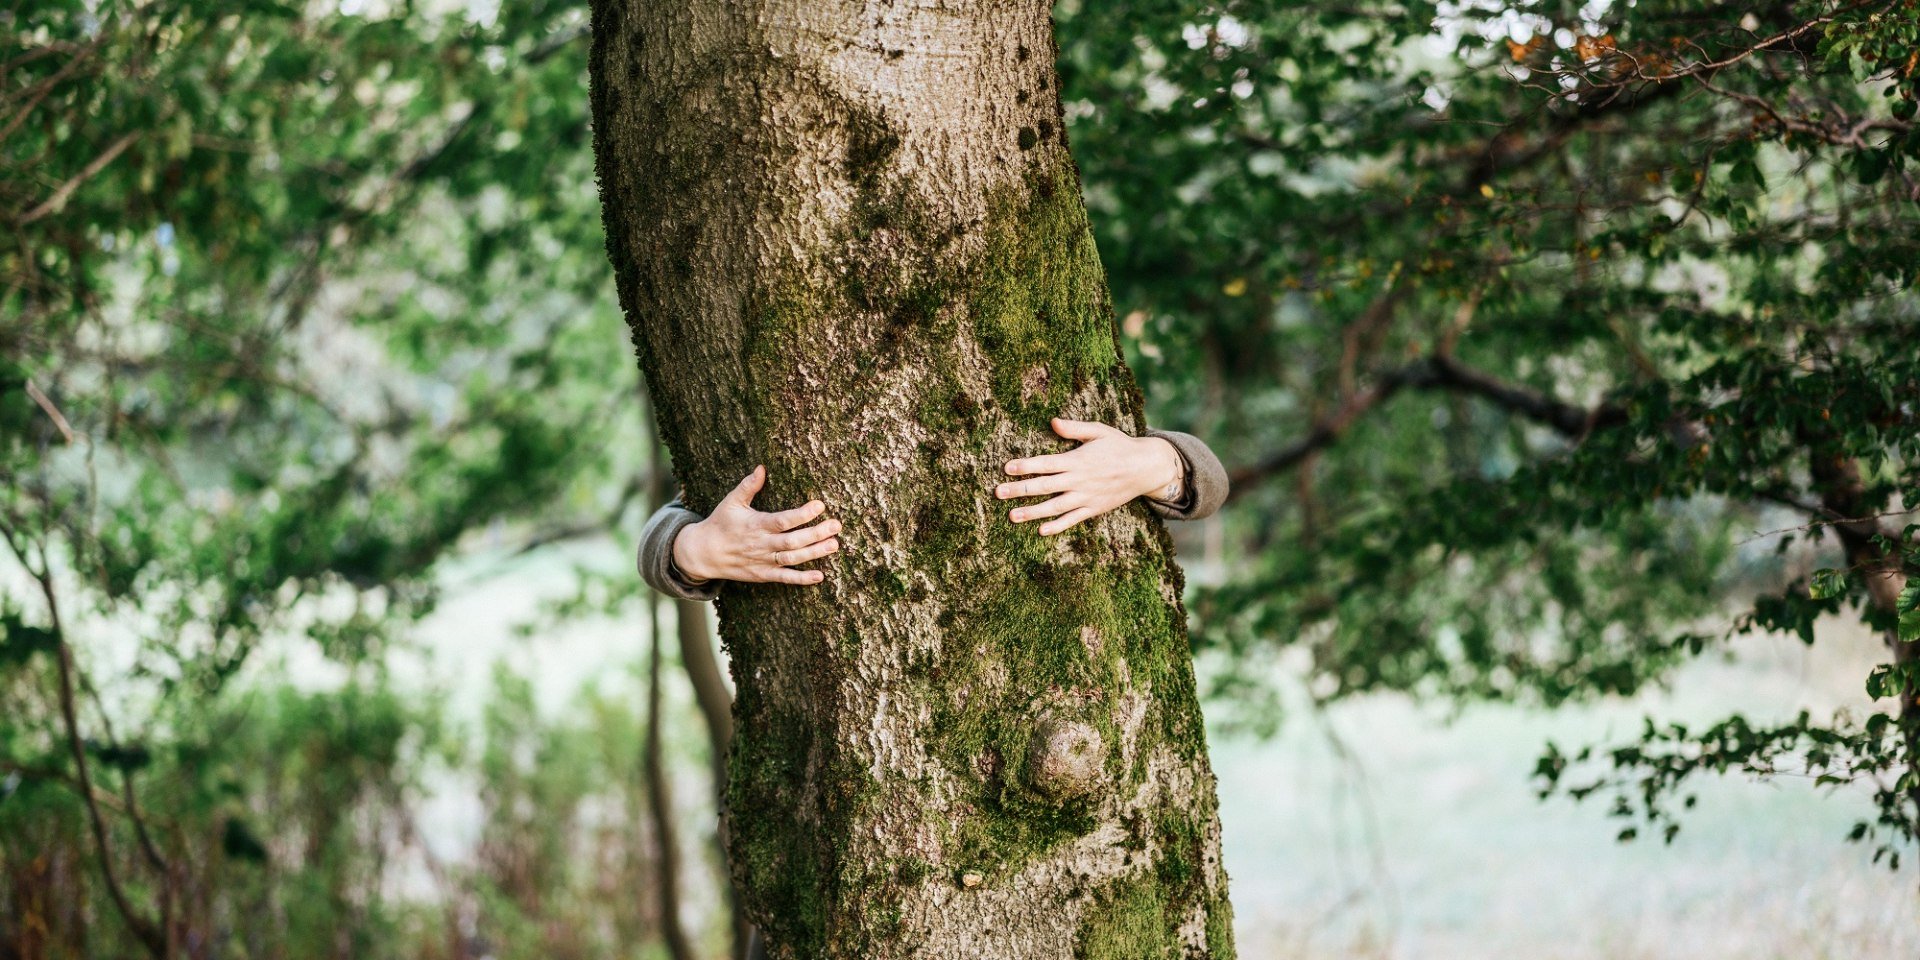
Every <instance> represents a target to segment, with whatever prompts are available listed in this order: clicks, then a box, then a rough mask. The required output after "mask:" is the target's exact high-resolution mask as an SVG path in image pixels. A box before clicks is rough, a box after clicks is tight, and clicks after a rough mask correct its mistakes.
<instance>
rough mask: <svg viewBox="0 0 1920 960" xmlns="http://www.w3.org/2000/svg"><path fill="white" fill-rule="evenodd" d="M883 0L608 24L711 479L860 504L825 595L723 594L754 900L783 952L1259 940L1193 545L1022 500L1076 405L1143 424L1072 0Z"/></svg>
mask: <svg viewBox="0 0 1920 960" xmlns="http://www.w3.org/2000/svg"><path fill="white" fill-rule="evenodd" d="M861 7H862V5H861V4H852V5H850V6H847V7H846V8H845V9H842V8H841V7H840V6H819V5H807V4H798V5H796V4H793V3H786V2H773V0H755V2H746V3H723V2H722V0H694V2H692V3H689V4H686V5H655V4H645V3H638V2H634V3H627V2H615V0H599V2H596V4H595V10H594V30H595V53H594V59H593V80H594V102H595V137H596V154H597V157H598V161H599V172H600V178H601V186H602V192H603V202H604V205H605V208H606V222H607V228H608V249H609V254H610V256H611V257H612V259H613V262H614V265H615V269H616V272H617V274H618V275H619V277H620V286H621V298H622V303H623V305H624V306H625V308H626V309H627V311H628V315H629V318H630V320H631V322H632V324H633V327H634V336H635V342H636V344H637V345H638V347H639V353H640V356H641V361H642V366H643V368H644V370H645V372H646V374H647V378H648V381H649V387H650V389H651V390H652V391H653V392H654V395H655V397H656V408H657V409H658V410H659V411H660V414H661V417H662V420H663V426H664V427H665V429H664V430H663V434H664V435H665V436H666V437H667V439H668V442H669V446H670V448H671V451H672V454H673V457H674V463H675V468H676V470H677V472H678V473H679V475H680V478H681V479H682V480H683V482H684V483H685V484H686V488H687V500H688V502H689V504H691V505H693V506H694V507H696V508H701V509H704V508H707V507H710V506H711V504H712V503H713V501H714V500H716V499H717V498H718V496H719V495H720V494H721V493H722V492H724V491H725V490H726V489H727V488H729V487H731V486H732V485H733V483H734V482H736V481H737V480H738V478H739V476H740V475H741V474H743V473H745V472H746V471H747V470H748V469H750V468H751V467H752V466H753V465H754V464H756V463H765V464H767V465H768V467H769V469H770V472H771V474H772V482H770V483H769V485H768V488H767V490H766V491H765V492H764V493H763V494H762V501H761V505H762V506H763V508H765V509H778V508H782V507H787V506H792V505H795V504H797V503H799V502H801V501H803V500H805V499H807V498H809V497H814V496H817V497H820V498H821V499H823V500H825V501H826V502H827V503H828V504H829V506H830V509H832V510H833V512H834V513H835V515H836V516H838V517H839V518H840V519H841V520H842V521H843V522H844V523H845V525H846V526H845V531H844V532H843V533H842V535H841V539H842V542H843V544H844V550H843V551H842V553H841V554H839V555H837V556H836V557H835V558H833V559H832V560H831V561H830V562H828V563H827V564H826V565H825V566H826V569H827V580H826V582H825V583H823V584H822V585H821V586H819V587H817V588H811V589H805V590H796V589H793V588H788V587H774V586H748V585H730V586H728V587H727V588H726V589H725V590H724V591H723V593H722V598H721V602H720V611H721V632H722V636H723V639H724V640H725V642H726V645H727V649H728V652H729V654H730V659H731V668H732V670H733V673H734V679H735V684H736V688H737V691H738V694H737V700H736V704H735V719H736V727H735V741H734V742H735V748H734V752H733V756H732V758H731V764H730V776H729V795H728V798H727V807H728V816H729V818H730V821H731V823H730V830H729V843H730V859H731V861H732V864H731V865H732V869H733V871H734V873H735V875H736V878H737V879H738V880H739V882H740V885H741V888H742V890H743V897H744V902H745V903H746V905H747V907H748V909H749V912H750V914H751V916H752V919H753V921H754V922H755V923H756V925H758V926H760V927H761V928H762V929H763V930H764V931H765V932H766V934H767V936H768V940H769V946H770V949H771V952H772V953H773V955H774V956H776V957H787V958H799V957H805V958H814V957H849V958H851V957H859V958H881V957H956V958H957V957H970V958H971V957H981V958H987V960H1004V958H1016V957H1018V958H1028V957H1032V958H1058V957H1063V956H1069V955H1073V954H1074V953H1075V952H1076V951H1078V952H1080V953H1081V954H1083V955H1089V956H1100V957H1108V956H1130V957H1146V956H1163V955H1173V956H1182V957H1222V956H1230V955H1231V938H1230V932H1229V930H1228V927H1227V920H1226V918H1227V917H1228V916H1229V913H1228V910H1227V906H1226V880H1225V876H1224V873H1223V872H1222V871H1221V869H1220V864H1219V833H1218V824H1217V816H1216V813H1215V809H1214V798H1213V789H1212V776H1211V773H1210V771H1209V770H1208V768H1207V763H1206V752H1205V737H1204V731H1203V728H1202V725H1201V723H1200V717H1199V713H1198V706H1197V703H1196V697H1195V692H1194V683H1193V677H1192V667H1191V661H1190V656H1189V653H1188V647H1187V637H1186V625H1185V614H1184V611H1183V610H1182V609H1181V606H1180V599H1179V594H1180V589H1181V581H1180V576H1179V571H1178V568H1177V567H1176V566H1175V565H1174V564H1173V558H1172V546H1171V543H1170V541H1169V540H1168V539H1167V537H1166V535H1165V531H1164V530H1163V529H1162V528H1161V527H1160V525H1159V523H1158V521H1157V520H1155V519H1154V518H1153V517H1152V516H1151V515H1150V514H1149V513H1148V512H1147V511H1146V510H1145V509H1144V508H1141V507H1138V506H1135V507H1131V508H1128V509H1125V510H1121V511H1116V512H1114V513H1112V514H1109V515H1107V516H1104V517H1101V518H1099V519H1098V520H1097V521H1094V522H1090V523H1088V524H1084V525H1083V526H1082V527H1080V528H1078V529H1076V530H1075V531H1073V532H1071V533H1070V534H1067V535H1063V536H1060V537H1054V538H1042V537H1039V536H1038V535H1037V534H1036V533H1035V531H1034V530H1033V529H1032V527H1031V526H1015V525H1013V524H1011V523H1010V522H1008V520H1007V519H1006V516H1005V511H1006V509H1007V507H1008V506H1009V505H1008V504H1005V503H1001V502H999V501H997V500H995V499H994V498H993V496H992V487H993V484H994V483H995V481H996V480H997V479H999V478H1000V477H1001V476H1002V474H1001V472H1000V469H999V468H1000V465H1001V464H1002V463H1004V462H1005V461H1006V460H1007V459H1009V458H1011V457H1013V456H1023V455H1030V454H1033V453H1039V452H1048V451H1052V450H1057V449H1063V448H1064V446H1065V445H1064V444H1062V443H1061V442H1060V441H1059V440H1058V438H1056V437H1054V436H1053V435H1052V433H1051V431H1050V430H1049V429H1048V424H1047V421H1048V419H1049V418H1050V417H1052V416H1056V415H1059V416H1068V417H1075V418H1079V419H1095V420H1102V421H1106V422H1110V423H1114V424H1117V425H1119V426H1121V427H1122V428H1124V429H1128V430H1131V431H1138V430H1139V429H1140V427H1141V422H1140V398H1139V396H1138V391H1137V390H1136V389H1135V388H1134V385H1133V381H1132V378H1131V375H1130V374H1129V372H1128V371H1127V369H1126V366H1125V364H1124V362H1123V361H1122V359H1121V353H1120V351H1119V349H1118V345H1117V342H1116V333H1115V329H1114V322H1113V312H1112V309H1111V306H1110V304H1109V302H1108V293H1107V289H1106V282H1105V277H1104V274H1103V273H1102V270H1101V266H1100V261H1099V257H1098V254H1097V251H1096V250H1095V249H1094V246H1093V240H1092V234H1091V231H1090V230H1089V229H1088V224H1087V220H1086V211H1085V207H1084V204H1083V203H1082V201H1081V199H1080V192H1079V180H1078V176H1077V173H1076V172H1075V170H1074V167H1073V163H1072V159H1071V157H1070V156H1069V154H1068V152H1067V150H1066V146H1065V144H1064V142H1063V140H1062V136H1061V133H1060V126H1059V103H1058V98H1057V95H1056V94H1055V93H1054V92H1053V91H1054V84H1053V83H1052V71H1053V64H1052V60H1051V58H1050V57H1049V56H1047V55H1046V54H1047V52H1048V51H1050V50H1051V49H1052V46H1051V37H1050V31H1051V25H1050V22H1049V20H1048V17H1047V9H1046V7H1045V5H1044V4H1041V3H1037V2H1022V3H1019V4H1013V5H1006V4H998V5H991V6H989V5H981V6H978V7H974V6H969V5H966V4H962V5H960V6H957V7H954V8H953V9H951V10H947V11H945V12H944V13H942V15H941V16H939V17H933V16H932V15H931V14H930V13H928V12H926V11H924V10H921V9H920V8H913V9H912V10H911V11H908V12H901V11H895V12H892V13H889V12H888V11H889V10H890V9H891V8H889V7H888V6H887V5H885V4H879V5H876V6H874V8H873V10H871V11H867V12H865V13H862V12H860V8H861ZM849 37H851V38H852V41H853V42H847V41H846V38H849ZM1054 750H1059V751H1067V752H1065V753H1058V754H1056V753H1052V752H1050V751H1054ZM1073 751H1078V752H1073ZM1142 904H1149V905H1150V906H1151V908H1152V909H1146V908H1144V907H1142ZM1089 951H1092V952H1091V953H1090V952H1089Z"/></svg>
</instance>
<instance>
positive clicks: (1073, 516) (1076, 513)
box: [1040, 507, 1100, 537]
mask: <svg viewBox="0 0 1920 960" xmlns="http://www.w3.org/2000/svg"><path fill="white" fill-rule="evenodd" d="M1099 515H1100V512H1099V511H1098V510H1095V509H1093V508H1092V507H1080V508H1078V509H1075V510H1072V511H1069V512H1068V513H1067V514H1066V516H1063V517H1058V518H1056V519H1053V520H1048V521H1047V522H1046V523H1043V524H1041V525H1040V535H1041V536H1043V537H1051V536H1053V535H1054V534H1056V533H1059V532H1061V531H1063V530H1068V529H1071V528H1072V527H1073V525H1074V524H1077V523H1079V522H1080V521H1082V520H1087V519H1090V518H1093V517H1097V516H1099Z"/></svg>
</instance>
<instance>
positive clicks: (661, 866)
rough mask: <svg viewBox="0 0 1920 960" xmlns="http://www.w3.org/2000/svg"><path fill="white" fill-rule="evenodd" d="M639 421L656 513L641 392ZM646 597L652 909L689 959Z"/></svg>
mask: <svg viewBox="0 0 1920 960" xmlns="http://www.w3.org/2000/svg"><path fill="white" fill-rule="evenodd" d="M641 416H642V417H643V418H645V421H646V423H645V426H646V427H647V431H646V445H647V473H646V492H647V500H646V503H647V506H648V507H650V508H656V509H657V508H658V507H659V506H660V505H661V504H663V503H665V502H666V499H667V497H666V493H667V483H666V470H665V469H664V468H665V464H664V463H663V462H662V461H663V460H664V458H663V457H662V456H661V455H660V447H659V442H658V441H657V440H656V439H655V437H654V435H653V429H652V426H653V405H652V403H650V402H649V399H648V397H647V396H646V395H645V391H642V397H641ZM646 594H647V599H646V603H647V644H648V654H647V734H646V743H645V746H644V747H643V750H642V758H641V768H642V771H643V774H644V776H645V777H646V785H647V809H648V811H649V812H650V813H652V815H653V837H654V842H655V844H656V845H657V846H658V847H659V850H658V851H657V853H658V855H657V856H656V857H655V858H654V866H655V868H656V869H657V870H658V872H659V875H658V877H657V878H656V882H655V884H654V887H655V890H654V896H655V904H656V905H657V906H658V908H659V910H660V935H661V938H662V939H664V940H665V941H666V943H667V954H668V955H669V956H671V957H672V958H673V960H694V951H693V943H692V941H690V940H688V939H687V931H686V929H685V928H684V927H682V926H681V925H680V849H679V841H678V840H676V839H675V837H674V829H673V807H672V798H673V791H672V790H671V789H669V788H668V785H667V769H666V760H665V758H664V757H663V756H662V754H663V750H662V747H661V742H660V741H661V731H660V725H661V722H662V721H661V716H660V595H659V594H658V593H656V592H654V591H652V590H648V591H647V592H646Z"/></svg>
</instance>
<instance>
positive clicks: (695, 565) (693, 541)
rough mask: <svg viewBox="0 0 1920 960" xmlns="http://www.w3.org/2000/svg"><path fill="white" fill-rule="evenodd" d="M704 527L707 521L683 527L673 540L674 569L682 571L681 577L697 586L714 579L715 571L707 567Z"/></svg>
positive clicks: (671, 554)
mask: <svg viewBox="0 0 1920 960" xmlns="http://www.w3.org/2000/svg"><path fill="white" fill-rule="evenodd" d="M704 525H705V521H700V522H697V523H689V524H687V525H686V526H684V527H681V528H680V533H679V534H678V535H676V536H675V537H674V538H673V550H672V551H671V553H670V556H671V557H672V559H673V567H674V569H675V570H678V571H680V575H681V576H682V577H684V578H685V579H686V580H687V581H688V582H690V583H695V584H699V583H705V582H707V581H708V580H712V579H714V576H713V571H712V570H710V569H708V567H707V563H706V551H705V550H703V549H701V545H702V543H703V542H704V536H703V533H702V531H701V527H702V526H704Z"/></svg>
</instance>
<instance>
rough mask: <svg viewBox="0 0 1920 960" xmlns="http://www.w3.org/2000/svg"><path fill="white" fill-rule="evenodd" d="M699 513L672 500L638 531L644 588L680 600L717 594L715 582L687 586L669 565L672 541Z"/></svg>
mask: <svg viewBox="0 0 1920 960" xmlns="http://www.w3.org/2000/svg"><path fill="white" fill-rule="evenodd" d="M702 519H705V518H703V517H701V516H700V515H699V514H697V513H695V512H693V511H692V510H688V509H687V508H686V507H684V506H682V505H681V503H680V501H679V500H678V499H677V498H676V499H675V500H674V501H673V502H672V503H669V504H667V505H666V506H664V507H661V508H660V509H658V510H655V511H654V512H653V516H651V517H649V518H648V519H647V526H646V528H645V529H643V530H641V531H640V558H639V565H640V577H641V579H643V580H645V581H647V585H648V586H650V587H652V588H654V589H655V590H658V591H660V592H661V593H664V594H666V595H667V596H670V597H678V598H680V599H682V600H712V599H713V598H714V597H717V596H719V595H720V583H721V581H719V580H704V581H701V582H700V583H689V582H687V578H686V575H685V574H682V573H681V572H680V570H679V568H678V567H675V566H674V565H673V538H675V537H677V536H679V535H680V531H681V530H684V529H686V528H687V526H688V525H690V524H695V523H699V522H700V521H701V520H702Z"/></svg>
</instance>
